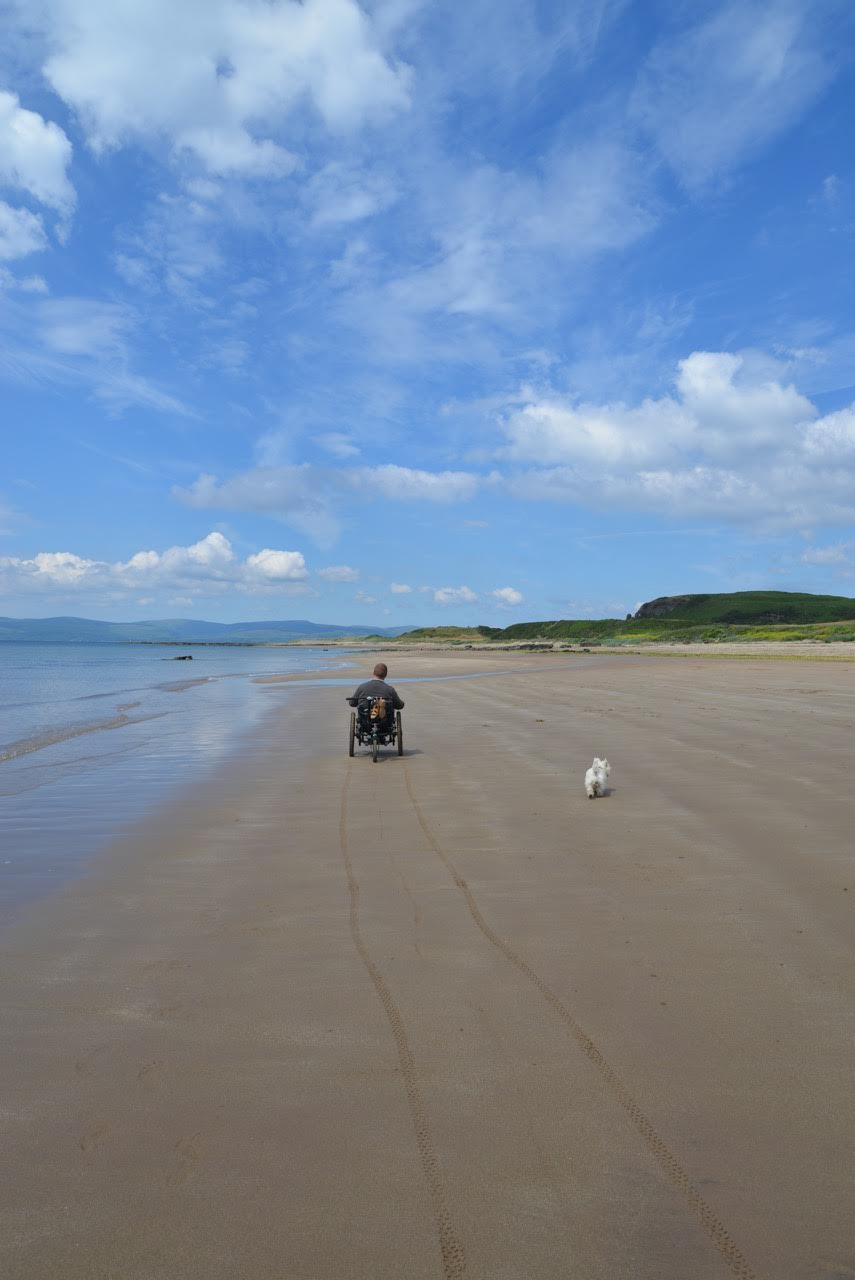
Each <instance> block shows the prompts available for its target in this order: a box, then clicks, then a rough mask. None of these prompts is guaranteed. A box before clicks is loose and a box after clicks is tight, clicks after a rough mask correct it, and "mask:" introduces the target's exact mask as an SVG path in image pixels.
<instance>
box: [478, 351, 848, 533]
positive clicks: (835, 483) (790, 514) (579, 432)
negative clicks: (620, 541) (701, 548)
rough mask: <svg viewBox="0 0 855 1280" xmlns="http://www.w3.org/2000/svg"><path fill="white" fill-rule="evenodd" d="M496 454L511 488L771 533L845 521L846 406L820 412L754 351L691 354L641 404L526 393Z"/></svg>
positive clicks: (507, 420)
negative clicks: (667, 384)
mask: <svg viewBox="0 0 855 1280" xmlns="http://www.w3.org/2000/svg"><path fill="white" fill-rule="evenodd" d="M501 429H502V433H503V435H504V437H505V444H504V446H503V447H502V449H501V450H500V453H501V455H502V456H503V457H505V458H506V459H509V460H511V461H512V462H515V463H522V464H529V465H528V469H523V470H518V471H516V472H514V473H513V474H512V475H510V476H509V477H508V478H507V481H506V483H507V486H508V488H509V490H510V492H511V493H513V494H515V495H516V496H518V497H521V498H525V499H529V500H532V499H534V500H539V499H555V500H559V501H569V502H574V503H578V504H580V505H582V506H593V507H596V508H600V509H602V508H613V509H614V508H623V509H627V510H644V511H649V512H652V513H655V514H660V515H666V516H675V515H677V516H693V517H694V516H697V517H707V518H715V519H725V520H733V521H739V522H746V523H757V524H765V525H770V526H771V525H774V526H790V527H797V528H798V527H802V528H804V527H809V526H810V525H811V524H813V523H815V522H823V523H828V522H846V521H850V520H852V519H853V518H855V406H851V407H849V408H847V409H844V410H840V411H839V412H836V413H831V414H828V415H826V416H824V417H820V416H819V414H818V411H817V409H816V407H815V406H814V405H813V404H812V403H811V402H810V400H808V399H807V398H806V397H805V396H803V395H802V394H801V393H800V392H799V391H798V390H797V389H796V388H795V387H794V386H793V385H792V384H790V383H787V382H785V381H783V380H782V378H781V369H780V366H778V365H776V363H775V362H774V361H771V360H769V359H768V358H764V357H762V356H760V355H759V354H758V353H753V352H752V353H744V354H742V355H736V354H729V353H725V352H694V353H693V354H692V355H690V356H689V357H687V358H686V359H685V360H682V361H680V363H679V365H678V369H677V375H676V378H675V382H674V391H673V392H672V393H671V394H669V395H665V396H661V397H659V398H657V399H647V400H644V401H643V402H642V403H641V404H639V405H627V404H625V403H623V402H613V403H608V404H602V405H594V404H590V403H575V402H573V401H572V400H570V399H569V398H567V397H565V396H561V395H556V394H552V393H536V392H534V391H531V390H530V389H529V390H528V391H527V392H526V391H525V390H524V393H523V397H522V403H521V404H519V403H517V404H515V405H514V406H513V407H512V408H510V409H509V411H508V412H507V413H506V415H505V417H504V418H503V419H502V422H501Z"/></svg>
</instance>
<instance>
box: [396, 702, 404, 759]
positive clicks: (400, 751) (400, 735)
mask: <svg viewBox="0 0 855 1280" xmlns="http://www.w3.org/2000/svg"><path fill="white" fill-rule="evenodd" d="M395 728H396V730H397V735H396V736H397V739H398V755H399V756H402V755H403V754H404V726H403V725H402V723H401V713H400V711H396V712H395Z"/></svg>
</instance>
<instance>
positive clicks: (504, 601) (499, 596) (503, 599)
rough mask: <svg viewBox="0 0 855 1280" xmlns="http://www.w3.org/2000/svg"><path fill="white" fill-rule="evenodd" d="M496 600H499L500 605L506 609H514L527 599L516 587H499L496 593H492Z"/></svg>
mask: <svg viewBox="0 0 855 1280" xmlns="http://www.w3.org/2000/svg"><path fill="white" fill-rule="evenodd" d="M490 594H491V595H492V597H493V599H494V600H498V602H499V604H501V605H504V606H505V607H506V608H510V609H513V608H515V607H516V606H517V605H518V604H522V602H523V600H524V599H525V597H524V596H523V595H522V593H521V592H519V591H517V590H515V588H514V587H497V588H496V590H495V591H491V592H490Z"/></svg>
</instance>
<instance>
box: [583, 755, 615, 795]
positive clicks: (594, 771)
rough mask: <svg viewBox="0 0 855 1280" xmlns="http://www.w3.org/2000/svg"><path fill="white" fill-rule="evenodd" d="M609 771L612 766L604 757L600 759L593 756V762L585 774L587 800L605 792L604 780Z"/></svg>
mask: <svg viewBox="0 0 855 1280" xmlns="http://www.w3.org/2000/svg"><path fill="white" fill-rule="evenodd" d="M611 771H612V767H611V765H610V764H609V762H608V760H606V759H605V757H603V759H602V760H601V759H600V757H599V756H594V763H593V764H592V765H591V767H590V769H589V770H588V772H587V773H586V774H585V794H586V795H587V797H588V799H589V800H594V799H596V797H597V796H604V795H605V794H606V780H607V778H608V776H609V774H610V773H611Z"/></svg>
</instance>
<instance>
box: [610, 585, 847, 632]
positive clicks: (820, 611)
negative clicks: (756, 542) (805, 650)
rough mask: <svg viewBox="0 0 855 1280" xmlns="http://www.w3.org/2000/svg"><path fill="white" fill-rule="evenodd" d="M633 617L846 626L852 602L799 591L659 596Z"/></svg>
mask: <svg viewBox="0 0 855 1280" xmlns="http://www.w3.org/2000/svg"><path fill="white" fill-rule="evenodd" d="M635 617H636V618H637V619H639V620H642V619H643V620H644V621H647V622H649V621H653V620H654V619H655V620H659V621H668V622H676V621H678V620H680V621H688V622H696V623H703V622H706V623H712V622H726V623H734V624H737V625H743V626H747V625H751V624H755V623H760V624H772V625H776V624H781V623H792V624H796V625H798V624H801V623H807V622H848V621H852V620H853V619H855V600H852V599H850V598H849V597H848V596H819V595H811V594H809V593H807V592H800V591H730V592H719V593H716V594H710V595H685V596H661V597H660V598H659V599H658V600H649V601H648V602H647V603H646V604H643V605H642V606H641V607H640V609H639V610H638V612H637V613H636V615H635Z"/></svg>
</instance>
